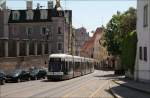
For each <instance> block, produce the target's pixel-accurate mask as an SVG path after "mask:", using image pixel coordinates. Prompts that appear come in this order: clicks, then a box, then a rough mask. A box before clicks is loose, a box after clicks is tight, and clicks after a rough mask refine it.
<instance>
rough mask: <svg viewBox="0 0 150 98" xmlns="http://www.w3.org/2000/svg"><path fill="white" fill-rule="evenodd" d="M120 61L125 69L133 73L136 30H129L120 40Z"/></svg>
mask: <svg viewBox="0 0 150 98" xmlns="http://www.w3.org/2000/svg"><path fill="white" fill-rule="evenodd" d="M121 47H122V53H121V61H122V66H123V68H124V69H125V70H126V71H130V73H131V74H133V73H134V64H135V58H136V47H137V34H136V31H133V32H130V33H129V34H128V35H127V36H126V38H125V39H124V40H123V42H122V45H121Z"/></svg>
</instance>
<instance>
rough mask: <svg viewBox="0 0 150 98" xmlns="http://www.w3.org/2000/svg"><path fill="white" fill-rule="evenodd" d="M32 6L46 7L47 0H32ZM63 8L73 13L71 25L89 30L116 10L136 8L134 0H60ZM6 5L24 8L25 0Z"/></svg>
mask: <svg viewBox="0 0 150 98" xmlns="http://www.w3.org/2000/svg"><path fill="white" fill-rule="evenodd" d="M33 1H34V2H33V5H34V8H35V7H36V4H37V3H38V2H39V3H40V4H41V5H43V6H46V7H47V0H33ZM61 4H62V7H63V9H70V10H72V13H73V17H72V18H73V26H74V27H75V28H79V27H82V26H84V27H85V28H87V30H88V31H89V32H91V31H92V30H95V29H96V28H97V27H100V26H101V25H102V24H103V25H104V26H105V25H106V24H107V23H108V22H109V20H110V19H111V17H112V15H113V14H115V13H116V12H117V11H121V12H124V11H126V10H127V9H128V8H129V7H135V8H136V0H66V1H65V0H62V1H61ZM7 6H8V7H9V8H11V9H25V8H26V3H25V0H7Z"/></svg>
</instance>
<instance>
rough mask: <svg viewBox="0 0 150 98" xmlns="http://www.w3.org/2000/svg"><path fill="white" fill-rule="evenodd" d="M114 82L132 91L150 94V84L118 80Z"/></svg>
mask: <svg viewBox="0 0 150 98" xmlns="http://www.w3.org/2000/svg"><path fill="white" fill-rule="evenodd" d="M113 81H114V82H115V83H117V84H119V85H122V86H125V87H128V88H130V89H133V90H137V91H140V92H144V93H148V94H150V83H142V82H137V81H134V80H129V79H116V80H113Z"/></svg>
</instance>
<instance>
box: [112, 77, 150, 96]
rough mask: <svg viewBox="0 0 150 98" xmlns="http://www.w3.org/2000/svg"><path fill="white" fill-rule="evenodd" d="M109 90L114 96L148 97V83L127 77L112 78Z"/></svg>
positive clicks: (149, 88)
mask: <svg viewBox="0 0 150 98" xmlns="http://www.w3.org/2000/svg"><path fill="white" fill-rule="evenodd" d="M110 91H111V93H112V94H113V95H114V97H115V98H134V97H136V98H150V83H142V82H137V81H133V80H129V79H124V78H123V79H113V80H112V81H111V85H110Z"/></svg>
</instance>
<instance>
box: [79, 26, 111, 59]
mask: <svg viewBox="0 0 150 98" xmlns="http://www.w3.org/2000/svg"><path fill="white" fill-rule="evenodd" d="M103 43H104V28H103V27H99V28H97V29H96V31H95V32H94V35H93V37H91V38H90V39H89V40H87V41H86V42H85V43H84V45H83V46H82V48H81V55H82V56H84V57H89V58H94V59H97V60H99V61H102V60H104V59H106V58H107V57H108V53H107V49H106V47H104V46H103Z"/></svg>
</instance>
